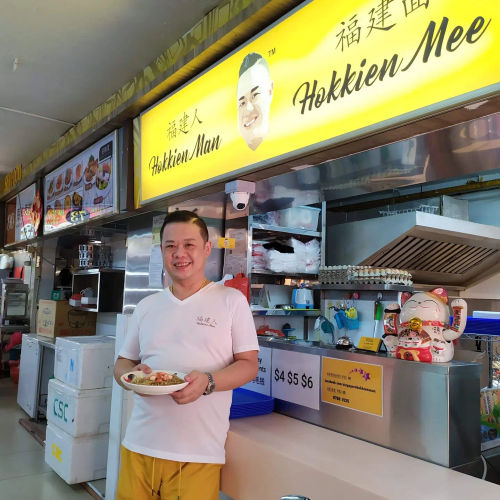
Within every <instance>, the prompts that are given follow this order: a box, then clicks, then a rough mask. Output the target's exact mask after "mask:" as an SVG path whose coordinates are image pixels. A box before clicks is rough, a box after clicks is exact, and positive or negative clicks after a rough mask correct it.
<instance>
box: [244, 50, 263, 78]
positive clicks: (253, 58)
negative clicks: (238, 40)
mask: <svg viewBox="0 0 500 500" xmlns="http://www.w3.org/2000/svg"><path fill="white" fill-rule="evenodd" d="M257 63H259V64H262V65H263V66H264V67H265V68H266V69H267V72H268V73H269V65H268V64H267V61H266V60H265V59H264V58H263V57H262V56H261V55H260V54H258V53H257V52H250V54H247V55H246V56H245V58H244V59H243V62H242V63H241V66H240V74H239V76H241V75H242V74H243V73H244V72H245V71H246V70H247V69H250V68H251V67H252V66H255V64H257Z"/></svg>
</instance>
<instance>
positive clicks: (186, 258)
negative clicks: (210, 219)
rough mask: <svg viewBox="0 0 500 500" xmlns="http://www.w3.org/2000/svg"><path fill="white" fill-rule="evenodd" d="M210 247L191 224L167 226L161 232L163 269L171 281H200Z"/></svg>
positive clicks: (179, 223) (181, 223) (197, 228)
mask: <svg viewBox="0 0 500 500" xmlns="http://www.w3.org/2000/svg"><path fill="white" fill-rule="evenodd" d="M211 248H212V245H211V243H210V242H209V241H207V242H205V241H203V238H202V237H201V232H200V229H199V227H198V226H196V225H195V224H192V223H191V222H174V223H172V224H167V225H166V226H165V229H164V230H163V237H162V242H161V251H162V256H163V267H164V268H165V270H166V271H167V272H168V274H169V276H170V278H171V279H172V281H173V282H174V283H175V282H183V281H186V280H187V281H198V280H199V281H201V280H203V278H204V276H205V264H206V261H207V258H208V256H209V255H210V250H211Z"/></svg>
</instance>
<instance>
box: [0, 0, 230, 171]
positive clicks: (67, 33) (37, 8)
mask: <svg viewBox="0 0 500 500" xmlns="http://www.w3.org/2000/svg"><path fill="white" fill-rule="evenodd" d="M218 3H220V0H147V1H137V0H106V1H102V0H86V1H85V2H83V1H81V0H65V1H64V2H61V1H60V0H43V1H40V0H2V3H1V4H2V5H1V11H0V14H1V15H0V46H1V47H2V50H1V52H0V82H1V85H0V107H7V108H13V109H17V110H21V111H23V112H27V113H34V114H38V115H43V116H46V117H49V118H54V119H58V120H63V121H66V122H71V123H76V122H77V121H78V120H80V119H81V118H83V117H84V116H85V115H87V114H88V113H89V112H90V111H92V110H93V109H94V108H95V107H96V106H98V105H99V104H101V103H102V102H104V101H105V100H106V99H107V98H108V97H109V96H110V95H111V94H113V93H114V92H115V91H116V90H117V89H119V88H120V87H121V86H122V85H123V84H124V83H126V82H127V81H128V80H130V79H131V78H133V77H134V76H135V75H136V74H137V73H139V72H140V71H141V70H142V69H143V68H144V67H145V66H147V65H148V64H149V63H150V62H151V61H153V60H154V58H155V57H157V56H158V55H160V54H161V53H162V52H163V51H164V50H166V49H167V48H168V47H169V46H170V45H172V44H173V43H174V42H175V41H176V40H177V39H178V38H179V37H181V36H182V35H183V34H184V33H186V32H187V31H188V30H189V29H190V28H192V27H193V26H194V25H195V24H196V23H197V22H198V21H199V20H200V19H201V18H202V17H203V16H204V15H205V14H206V13H207V12H208V11H210V10H211V9H212V8H214V7H215V6H216V5H217V4H218ZM15 58H18V60H19V64H18V66H17V69H16V70H15V71H13V61H14V59H15ZM13 116H14V115H13V113H6V112H1V113H0V130H1V131H2V132H3V131H5V130H9V134H8V135H4V134H3V133H2V134H1V135H0V168H7V169H8V170H10V169H12V168H14V167H15V166H16V164H18V163H19V162H22V163H24V164H26V163H28V162H29V161H31V160H32V159H33V158H34V157H35V156H36V155H37V154H39V153H41V152H42V151H43V150H44V149H45V148H46V147H47V146H49V145H50V143H51V142H53V141H54V140H55V139H57V138H58V137H59V135H60V134H61V133H62V132H64V130H66V128H67V127H65V126H64V125H61V124H57V123H51V122H47V123H46V124H45V125H44V126H43V127H41V125H40V121H41V120H40V119H38V118H32V120H33V124H31V125H30V126H27V121H29V120H30V118H28V117H26V116H24V117H23V118H17V119H14V118H13ZM18 124H19V126H20V127H21V128H19V129H18V131H17V135H19V136H23V137H22V140H20V139H18V138H17V137H16V134H14V133H13V132H15V127H17V126H18ZM24 127H27V128H24ZM33 129H39V130H40V133H36V134H35V136H32V135H31V132H32V131H33ZM54 133H56V136H55V138H54ZM13 135H14V139H15V140H14V141H12V138H13ZM18 144H22V145H23V148H22V149H16V148H17V145H18ZM28 152H29V153H28Z"/></svg>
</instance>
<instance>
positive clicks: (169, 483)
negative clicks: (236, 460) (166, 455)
mask: <svg viewBox="0 0 500 500" xmlns="http://www.w3.org/2000/svg"><path fill="white" fill-rule="evenodd" d="M221 467H222V465H220V464H200V463H195V462H175V461H173V460H164V459H163V458H154V457H149V456H147V455H141V454H140V453H135V452H133V451H130V450H127V448H125V447H124V446H122V448H121V469H120V477H119V479H118V490H117V493H116V500H146V499H147V500H151V499H155V500H158V499H161V500H177V499H180V500H218V498H219V489H220V470H221Z"/></svg>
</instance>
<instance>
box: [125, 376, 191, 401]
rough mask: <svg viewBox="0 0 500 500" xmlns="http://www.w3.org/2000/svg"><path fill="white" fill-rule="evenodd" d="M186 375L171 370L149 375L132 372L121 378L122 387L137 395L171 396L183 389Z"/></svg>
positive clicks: (185, 383) (186, 383)
mask: <svg viewBox="0 0 500 500" xmlns="http://www.w3.org/2000/svg"><path fill="white" fill-rule="evenodd" d="M186 375H187V374H186V373H181V372H174V371H171V370H152V371H151V373H144V372H141V371H133V372H127V373H124V374H123V375H122V376H121V380H122V382H123V385H124V386H125V387H126V388H127V389H130V390H131V391H134V392H137V394H148V395H152V396H155V395H160V394H171V393H172V392H175V391H180V390H181V389H184V387H186V385H188V382H186V381H185V380H184V377H185V376H186Z"/></svg>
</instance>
